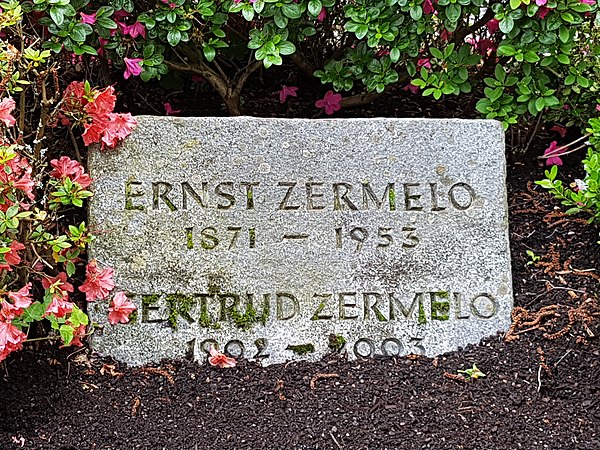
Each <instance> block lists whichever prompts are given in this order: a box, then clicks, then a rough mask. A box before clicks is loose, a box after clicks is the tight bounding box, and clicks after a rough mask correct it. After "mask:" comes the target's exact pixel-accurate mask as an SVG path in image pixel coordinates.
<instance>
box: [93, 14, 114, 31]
mask: <svg viewBox="0 0 600 450" xmlns="http://www.w3.org/2000/svg"><path fill="white" fill-rule="evenodd" d="M96 25H98V26H99V27H102V28H106V29H108V30H114V29H116V28H117V24H116V22H115V21H114V20H111V19H109V18H108V17H100V18H99V19H96Z"/></svg>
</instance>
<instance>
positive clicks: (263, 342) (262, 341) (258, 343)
mask: <svg viewBox="0 0 600 450" xmlns="http://www.w3.org/2000/svg"><path fill="white" fill-rule="evenodd" d="M254 346H255V347H256V350H258V351H257V352H256V355H254V358H255V359H257V358H260V359H264V358H268V357H269V356H271V355H269V354H268V353H265V350H266V349H267V347H268V346H269V341H268V340H267V338H258V339H257V340H255V341H254Z"/></svg>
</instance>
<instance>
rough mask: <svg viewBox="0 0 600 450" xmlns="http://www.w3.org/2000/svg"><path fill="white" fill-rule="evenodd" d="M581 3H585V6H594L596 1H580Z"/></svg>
mask: <svg viewBox="0 0 600 450" xmlns="http://www.w3.org/2000/svg"><path fill="white" fill-rule="evenodd" d="M581 3H585V4H586V5H595V4H596V0H581Z"/></svg>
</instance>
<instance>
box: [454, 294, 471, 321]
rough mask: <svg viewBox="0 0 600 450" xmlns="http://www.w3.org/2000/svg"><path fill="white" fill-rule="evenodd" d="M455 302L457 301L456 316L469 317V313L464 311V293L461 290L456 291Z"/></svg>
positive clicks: (460, 317) (458, 317)
mask: <svg viewBox="0 0 600 450" xmlns="http://www.w3.org/2000/svg"><path fill="white" fill-rule="evenodd" d="M454 302H455V303H456V318H457V319H468V318H469V314H466V313H464V312H463V306H462V294H461V293H460V292H455V293H454Z"/></svg>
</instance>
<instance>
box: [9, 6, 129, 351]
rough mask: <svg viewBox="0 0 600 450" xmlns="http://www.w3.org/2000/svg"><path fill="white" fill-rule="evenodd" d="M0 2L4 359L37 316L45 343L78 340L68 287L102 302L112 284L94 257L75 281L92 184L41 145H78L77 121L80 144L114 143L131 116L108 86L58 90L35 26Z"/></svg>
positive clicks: (77, 316) (120, 307) (125, 308)
mask: <svg viewBox="0 0 600 450" xmlns="http://www.w3.org/2000/svg"><path fill="white" fill-rule="evenodd" d="M49 4H50V5H52V6H51V7H50V13H51V16H52V17H53V18H54V19H56V20H59V19H60V16H61V15H62V16H63V17H64V16H65V15H68V13H69V12H70V9H68V7H69V6H70V5H69V2H64V1H62V0H61V1H54V0H51V1H50V3H49ZM0 7H1V8H2V11H0V31H1V32H2V34H3V39H2V41H0V42H1V44H0V80H1V81H0V88H1V90H0V361H1V360H3V359H4V358H6V357H7V356H8V354H10V353H11V352H13V351H15V350H19V349H20V348H21V347H22V345H23V342H24V341H25V340H27V339H28V335H29V333H30V332H31V328H32V326H33V325H34V324H36V323H38V322H41V321H48V323H49V324H50V326H51V329H52V330H53V331H52V335H51V337H50V338H51V339H60V340H61V341H62V342H63V344H64V345H82V344H81V341H80V339H81V337H82V336H84V335H85V334H87V332H88V325H89V320H88V317H87V315H86V314H85V312H84V311H83V310H82V309H81V308H80V307H79V306H78V305H77V304H76V303H75V302H74V301H73V298H72V296H73V293H74V291H75V286H76V285H79V286H78V287H79V289H78V290H79V291H81V292H83V293H85V296H86V300H88V301H94V300H99V299H106V298H107V297H108V295H109V292H110V291H111V290H112V289H113V288H114V283H113V281H112V269H110V268H103V269H101V268H99V267H98V266H97V264H96V262H95V261H91V262H90V263H89V264H88V265H87V267H86V276H85V281H84V282H83V283H81V281H78V279H77V277H76V272H77V270H78V267H81V268H83V266H84V265H85V264H84V261H83V260H82V259H81V256H82V253H83V252H84V251H85V248H86V245H87V244H88V243H89V242H91V241H92V240H93V238H94V237H93V235H92V233H91V232H90V230H89V229H88V228H87V226H86V223H85V221H76V217H77V215H78V214H77V212H76V209H77V208H81V207H82V206H83V203H84V200H85V199H87V198H89V197H90V196H91V195H92V193H91V192H90V191H89V190H87V188H88V187H89V185H90V184H91V182H92V180H91V179H90V177H89V175H88V174H86V173H85V169H84V167H83V166H82V165H81V161H77V160H74V159H71V158H69V157H68V156H65V155H63V156H60V157H58V156H59V155H60V153H61V149H60V148H48V147H47V146H48V145H50V144H52V145H55V146H56V144H57V142H58V143H59V145H60V141H59V139H58V138H57V137H56V135H54V134H55V133H57V132H58V130H62V131H65V130H66V131H67V133H68V134H69V135H70V136H71V138H73V142H76V140H75V138H74V135H73V131H72V127H75V126H78V125H79V126H81V127H82V128H83V129H84V130H85V131H84V134H83V140H84V143H85V144H86V145H87V144H91V143H101V144H102V145H103V146H107V147H113V146H114V145H115V144H116V143H117V142H118V141H119V140H120V139H122V138H123V137H125V136H126V135H127V134H129V132H130V131H131V127H132V126H133V125H134V124H135V120H134V119H133V118H132V117H131V115H129V114H118V113H114V112H113V109H114V106H115V100H116V97H115V95H114V92H113V89H112V87H109V88H105V89H94V88H92V87H91V86H90V85H89V84H88V83H83V82H73V83H71V84H70V85H69V86H68V87H67V89H66V90H65V93H64V95H60V85H59V79H58V74H57V70H56V64H57V61H55V60H54V58H53V57H52V54H51V52H50V51H49V50H43V49H41V48H40V40H39V39H37V38H36V36H35V35H34V34H31V33H32V32H35V30H30V29H26V27H25V26H24V21H23V9H22V8H21V4H20V3H19V2H10V3H0ZM53 8H54V9H53ZM74 29H75V28H74ZM71 32H73V33H76V32H75V31H73V30H71ZM51 92H54V94H51ZM13 96H14V97H15V98H17V99H18V103H19V108H17V101H15V98H13ZM15 115H16V117H15ZM51 135H54V136H52V139H48V138H49V137H50V136H51ZM53 155H55V156H57V157H56V158H53ZM79 215H82V214H79ZM123 297H124V296H123V295H122V293H117V294H116V295H115V298H114V299H113V301H112V304H111V307H110V311H111V316H112V317H109V321H110V322H111V323H116V322H126V321H127V316H128V314H129V313H130V312H131V305H130V302H128V301H127V299H124V298H123Z"/></svg>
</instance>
